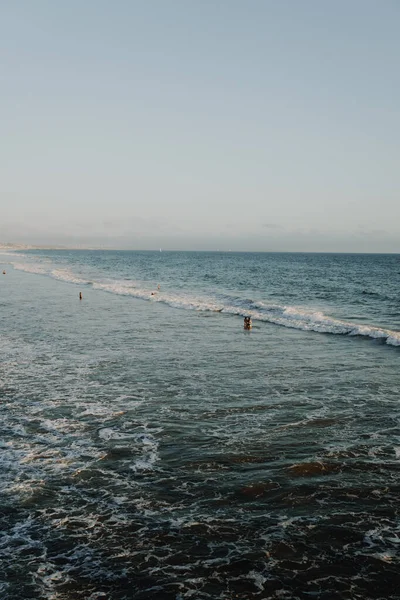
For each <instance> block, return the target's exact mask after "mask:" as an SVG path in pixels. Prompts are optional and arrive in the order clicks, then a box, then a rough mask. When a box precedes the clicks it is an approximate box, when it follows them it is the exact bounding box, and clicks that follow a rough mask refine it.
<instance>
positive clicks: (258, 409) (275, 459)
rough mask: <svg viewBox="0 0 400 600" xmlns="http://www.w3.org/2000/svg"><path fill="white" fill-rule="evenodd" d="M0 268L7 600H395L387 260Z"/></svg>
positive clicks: (392, 344)
mask: <svg viewBox="0 0 400 600" xmlns="http://www.w3.org/2000/svg"><path fill="white" fill-rule="evenodd" d="M0 262H1V264H0V267H1V270H3V269H6V271H7V274H6V275H5V276H1V277H2V278H1V279H0V307H1V312H0V353H1V366H0V376H1V382H0V400H1V402H0V411H1V421H0V434H1V435H0V450H1V454H0V457H1V471H0V519H1V525H2V527H1V531H2V536H1V538H0V591H1V597H2V598H5V599H7V600H14V599H15V600H16V599H20V598H24V599H25V598H49V599H54V600H59V599H61V600H66V599H68V600H69V599H75V598H84V599H87V598H90V599H91V600H95V599H96V598H99V599H100V598H107V599H108V598H110V599H113V600H114V599H117V600H120V599H121V600H122V599H131V598H132V599H133V598H134V599H144V598H152V599H160V600H161V599H167V600H169V599H174V600H175V599H176V600H181V599H184V598H195V599H206V598H207V599H209V598H212V599H214V598H222V599H231V598H242V599H248V598H259V599H266V598H286V599H292V598H293V599H295V598H301V599H303V598H317V599H321V600H322V599H324V600H325V599H326V600H328V599H329V600H330V599H336V598H337V599H347V598H363V599H369V598H370V599H378V598H382V599H383V598H385V599H388V598H399V597H400V596H399V593H398V585H399V576H398V573H399V552H398V549H399V543H400V522H399V517H398V500H399V491H400V424H399V418H400V407H399V398H400V395H399V394H400V371H399V359H400V347H399V343H400V333H399V332H400V305H399V302H400V300H399V278H400V256H398V255H386V256H384V255H371V256H368V255H310V254H235V253H226V254H222V253H172V252H171V253H170V252H162V253H158V252H157V253H145V252H100V251H93V252H90V251H30V252H24V253H8V254H7V253H4V254H3V255H2V256H0ZM158 285H160V289H159V290H158V289H157V286H158ZM80 291H81V292H82V293H83V300H82V301H79V299H78V294H79V292H80ZM152 293H154V296H152V295H151V294H152ZM244 315H250V316H252V318H253V325H254V327H253V330H252V331H250V332H246V331H244V330H243V316H244Z"/></svg>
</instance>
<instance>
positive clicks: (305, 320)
mask: <svg viewBox="0 0 400 600" xmlns="http://www.w3.org/2000/svg"><path fill="white" fill-rule="evenodd" d="M13 267H14V268H15V269H17V270H20V271H26V272H28V273H34V274H38V275H47V276H49V277H52V278H53V279H57V280H60V281H64V282H66V283H73V284H79V285H91V286H92V287H93V289H97V290H102V291H104V292H108V293H112V294H117V295H123V296H132V297H134V298H138V299H141V300H150V301H152V302H162V303H164V304H167V305H168V306H171V307H173V308H178V309H185V310H196V311H204V312H220V313H225V314H231V315H237V316H250V317H251V318H252V319H253V320H255V321H262V322H267V323H273V324H275V325H281V326H283V327H290V328H293V329H301V330H303V331H314V332H317V333H330V334H337V335H348V336H363V337H369V338H372V339H381V340H382V341H383V342H385V343H386V344H388V345H390V346H400V331H395V330H391V329H386V328H382V327H377V326H374V325H370V324H359V323H355V322H351V321H344V320H341V319H336V318H334V317H330V316H328V315H325V314H324V313H322V312H320V311H313V310H308V309H305V308H303V307H299V306H288V305H283V304H274V303H271V304H269V303H266V302H262V301H256V300H253V299H251V298H245V299H243V298H240V297H234V296H218V297H217V296H216V297H211V296H206V295H201V294H199V295H198V296H192V295H190V294H187V293H185V292H182V291H176V292H175V291H173V290H167V291H164V290H161V291H157V290H155V289H154V288H151V287H149V285H148V284H143V283H139V282H132V281H128V282H127V281H125V280H102V281H94V280H93V281H91V280H89V279H85V278H83V277H79V276H77V275H75V274H74V273H72V272H71V271H70V270H69V269H60V268H58V269H53V268H51V267H50V266H48V265H38V264H29V263H14V264H13Z"/></svg>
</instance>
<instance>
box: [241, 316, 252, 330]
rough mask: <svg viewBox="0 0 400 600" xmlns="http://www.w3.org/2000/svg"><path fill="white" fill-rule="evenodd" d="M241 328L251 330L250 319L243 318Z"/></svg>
mask: <svg viewBox="0 0 400 600" xmlns="http://www.w3.org/2000/svg"><path fill="white" fill-rule="evenodd" d="M243 327H244V328H245V329H251V328H252V323H251V318H250V317H245V318H244V323H243Z"/></svg>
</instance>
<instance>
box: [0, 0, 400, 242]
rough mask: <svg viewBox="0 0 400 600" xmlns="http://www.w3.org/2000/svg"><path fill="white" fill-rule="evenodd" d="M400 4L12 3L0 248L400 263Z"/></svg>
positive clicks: (3, 104) (5, 5) (317, 0)
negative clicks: (103, 247)
mask: <svg viewBox="0 0 400 600" xmlns="http://www.w3.org/2000/svg"><path fill="white" fill-rule="evenodd" d="M399 31H400V2H399V1H398V0H382V1H381V2H377V1H376V0H335V1H334V2H331V1H328V0H290V1H288V0H273V1H272V0H248V1H247V2H246V1H243V0H240V1H239V0H197V1H195V0H146V1H143V0H141V1H136V0H116V1H115V2H112V1H111V0H107V1H106V0H80V1H77V0H35V1H32V0H3V2H1V3H0V61H1V62H0V109H1V129H0V208H1V218H0V241H7V240H8V241H25V242H31V243H79V242H80V243H88V244H90V243H96V244H100V243H104V244H109V245H112V246H121V247H131V248H158V247H159V246H162V247H164V248H188V249H192V248H193V249H195V248H198V249H214V248H220V249H228V248H231V249H241V250H246V249H249V250H253V249H256V250H316V251H318V250H320V251H324V250H334V251H371V252H374V251H389V252H390V251H392V252H396V251H397V252H400V198H399V191H400V151H399V148H400V82H399V64H400V35H399Z"/></svg>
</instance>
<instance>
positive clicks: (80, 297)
mask: <svg viewBox="0 0 400 600" xmlns="http://www.w3.org/2000/svg"><path fill="white" fill-rule="evenodd" d="M82 298H83V296H82V292H79V300H82Z"/></svg>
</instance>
